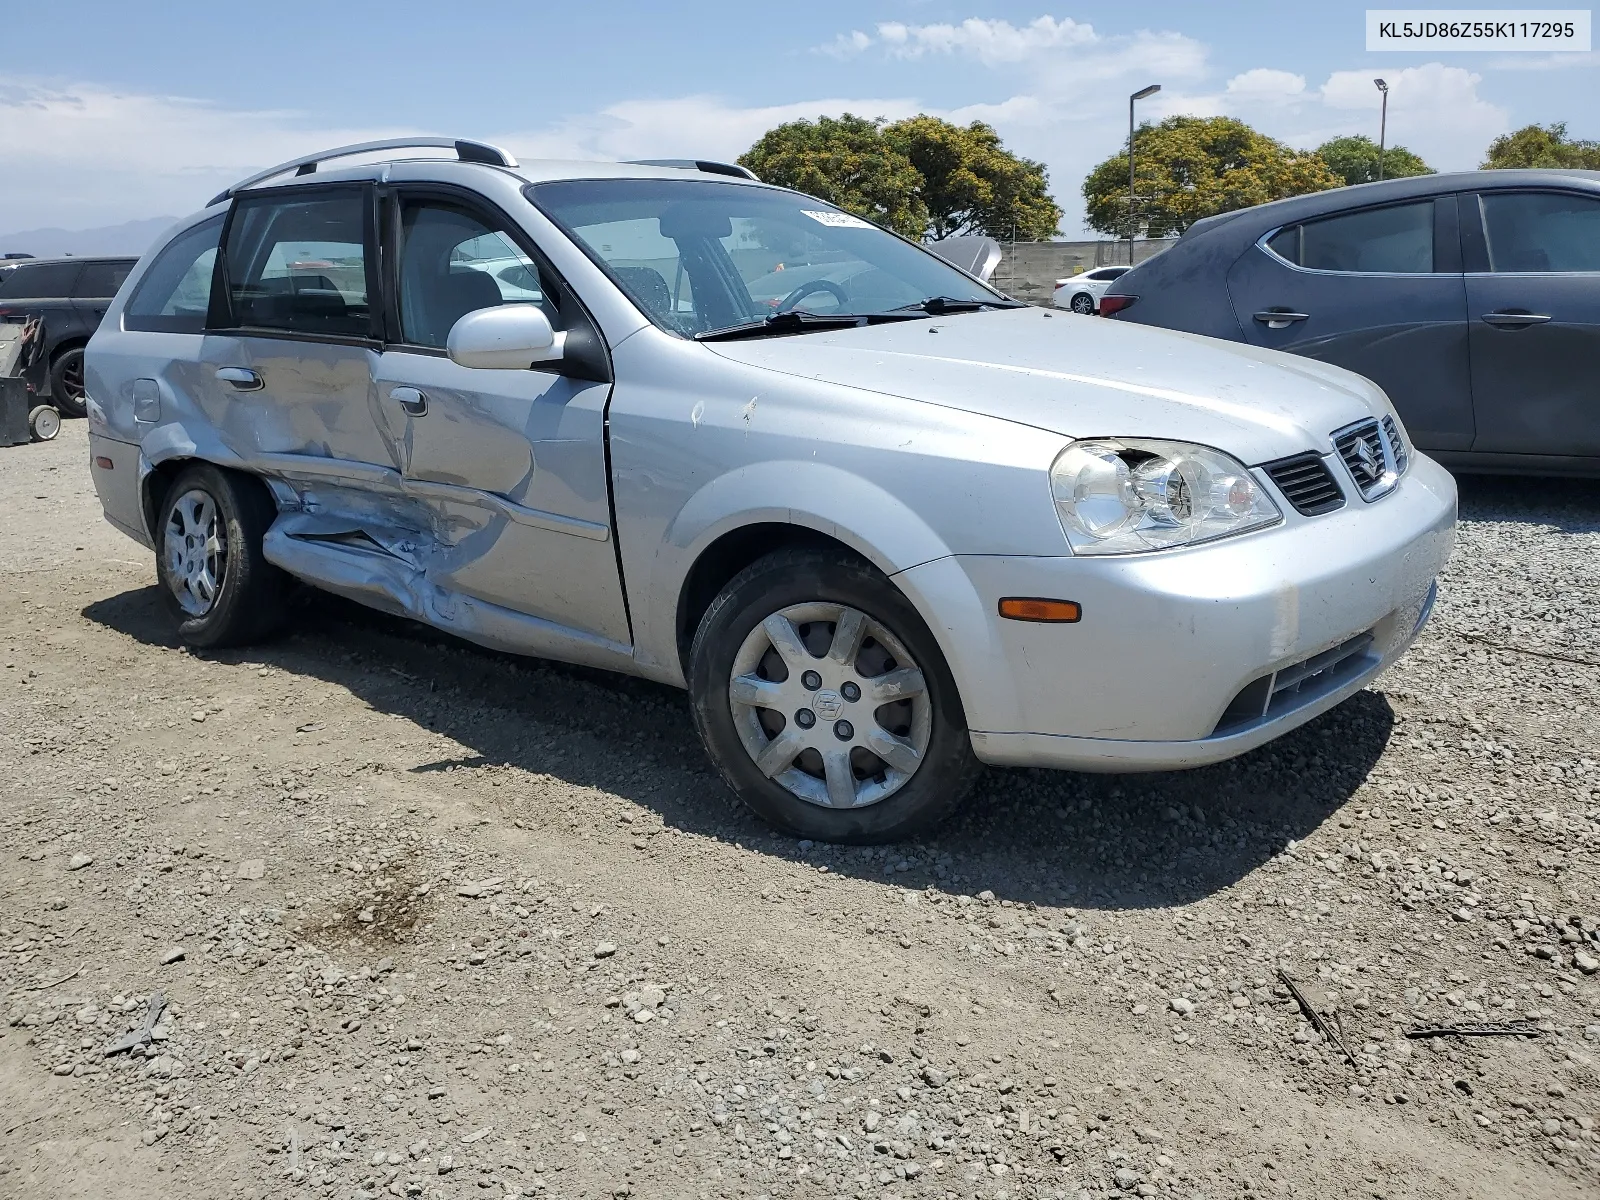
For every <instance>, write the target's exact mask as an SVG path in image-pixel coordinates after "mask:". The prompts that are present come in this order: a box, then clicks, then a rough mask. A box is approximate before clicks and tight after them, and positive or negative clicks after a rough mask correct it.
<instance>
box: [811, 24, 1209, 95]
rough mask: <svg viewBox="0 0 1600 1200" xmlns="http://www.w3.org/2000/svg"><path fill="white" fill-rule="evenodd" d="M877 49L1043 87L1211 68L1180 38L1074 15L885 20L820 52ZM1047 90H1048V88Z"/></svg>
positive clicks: (1193, 44)
mask: <svg viewBox="0 0 1600 1200" xmlns="http://www.w3.org/2000/svg"><path fill="white" fill-rule="evenodd" d="M873 46H878V47H880V48H881V49H882V51H883V53H884V54H885V55H886V56H887V57H889V58H897V59H907V60H915V59H926V58H932V57H935V56H943V57H955V56H962V57H966V58H971V59H976V60H977V61H978V62H980V63H982V64H983V65H984V66H987V67H1002V66H1010V65H1024V66H1027V67H1029V68H1031V71H1032V75H1033V76H1034V77H1035V78H1036V79H1037V80H1038V81H1039V82H1041V83H1048V81H1049V80H1051V79H1055V80H1057V81H1059V83H1060V85H1061V86H1062V87H1064V88H1065V87H1073V86H1082V85H1083V84H1085V83H1092V82H1098V81H1103V80H1107V79H1115V78H1118V77H1120V76H1123V75H1130V74H1135V73H1137V74H1139V75H1142V76H1146V77H1153V78H1166V79H1193V78H1197V77H1199V76H1200V75H1202V74H1203V73H1204V71H1205V58H1206V48H1205V46H1204V45H1203V44H1202V43H1200V42H1197V41H1195V40H1194V39H1193V38H1190V37H1187V36H1185V35H1184V34H1181V33H1173V32H1160V33H1152V32H1149V31H1147V30H1146V31H1141V32H1139V33H1136V34H1133V35H1131V36H1118V37H1104V36H1102V35H1100V34H1097V33H1096V32H1095V31H1094V26H1092V25H1089V24H1087V23H1084V22H1081V21H1074V20H1072V19H1071V18H1070V17H1063V18H1060V19H1057V18H1055V17H1051V16H1043V17H1038V18H1036V19H1034V20H1032V21H1030V22H1028V23H1027V24H1025V25H1013V24H1012V23H1011V22H1009V21H1002V20H989V19H984V18H980V17H968V18H967V19H966V20H964V21H961V22H959V23H939V24H932V25H908V24H906V23H904V22H902V21H885V22H883V23H881V24H879V25H878V26H877V29H876V36H872V35H869V34H865V33H863V32H861V31H860V30H859V29H857V30H851V31H850V33H848V34H840V35H839V36H838V37H836V38H834V39H833V41H831V42H828V43H826V44H824V45H822V46H818V47H817V50H818V51H819V52H821V53H823V54H829V55H832V56H834V57H836V58H846V57H854V56H856V55H859V54H862V53H865V52H866V51H867V50H869V49H871V48H872V47H873ZM1047 90H1048V89H1047Z"/></svg>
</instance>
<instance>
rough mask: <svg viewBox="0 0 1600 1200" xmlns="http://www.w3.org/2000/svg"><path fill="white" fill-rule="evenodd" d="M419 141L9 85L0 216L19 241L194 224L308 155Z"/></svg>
mask: <svg viewBox="0 0 1600 1200" xmlns="http://www.w3.org/2000/svg"><path fill="white" fill-rule="evenodd" d="M414 132H417V131H416V130H410V129H404V128H394V127H389V128H383V127H362V128H356V127H340V126H336V125H331V124H318V123H316V122H313V121H310V120H308V119H306V117H305V116H304V115H303V114H298V113H291V112H276V111H264V110H263V111H240V110H237V109H226V108H222V107H219V106H217V105H213V104H207V103H204V102H202V101H197V100H191V99H187V98H184V97H179V96H161V95H148V94H140V93H133V92H122V91H114V90H111V89H106V88H101V87H97V86H94V85H81V84H80V85H54V86H49V85H44V84H41V83H38V82H36V81H32V80H27V79H17V78H14V77H0V212H3V213H4V214H5V216H6V222H5V223H6V225H7V227H8V228H10V229H22V228H27V227H31V226H38V225H49V226H62V227H67V228H82V227H85V226H94V225H104V224H113V223H116V222H120V221H123V220H127V219H129V218H139V217H149V216H153V215H156V214H161V213H182V212H192V211H194V210H195V209H197V208H199V207H200V206H201V205H203V204H204V203H205V202H206V201H207V200H209V199H210V198H211V196H212V195H214V194H215V193H216V192H217V191H218V190H220V189H221V188H223V187H226V186H227V185H228V184H230V183H232V182H234V181H235V180H237V179H239V178H240V177H241V176H243V175H246V174H248V173H250V172H251V171H252V170H255V169H259V168H260V167H263V166H267V165H270V164H272V163H274V162H282V161H284V160H285V159H289V158H293V157H295V156H296V155H298V154H304V153H305V152H306V150H307V149H310V148H315V147H318V146H337V145H343V144H348V143H351V142H359V141H366V140H369V139H373V138H382V137H394V136H398V135H400V134H404V133H414Z"/></svg>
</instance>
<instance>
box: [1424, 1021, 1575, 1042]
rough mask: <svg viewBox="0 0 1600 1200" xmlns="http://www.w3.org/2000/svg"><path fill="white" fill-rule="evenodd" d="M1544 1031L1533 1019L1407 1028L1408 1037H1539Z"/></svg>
mask: <svg viewBox="0 0 1600 1200" xmlns="http://www.w3.org/2000/svg"><path fill="white" fill-rule="evenodd" d="M1543 1032H1544V1031H1543V1030H1542V1029H1540V1028H1539V1027H1538V1026H1537V1025H1535V1024H1534V1023H1533V1022H1532V1021H1469V1022H1467V1023H1466V1024H1463V1025H1419V1026H1418V1027H1417V1028H1415V1029H1408V1030H1406V1036H1407V1037H1408V1038H1433V1037H1538V1036H1539V1035H1540V1034H1541V1033H1543Z"/></svg>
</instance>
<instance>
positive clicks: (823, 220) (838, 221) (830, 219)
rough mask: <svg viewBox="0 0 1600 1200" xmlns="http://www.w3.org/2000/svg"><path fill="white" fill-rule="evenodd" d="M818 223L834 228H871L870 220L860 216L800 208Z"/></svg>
mask: <svg viewBox="0 0 1600 1200" xmlns="http://www.w3.org/2000/svg"><path fill="white" fill-rule="evenodd" d="M800 211H801V212H802V213H804V214H805V215H806V216H808V217H810V218H811V219H812V220H813V221H815V222H817V224H819V225H831V226H832V227H833V228H835V229H871V228H872V227H873V225H872V222H871V221H863V220H862V219H861V218H860V217H852V216H851V215H850V214H849V213H842V212H829V211H828V210H826V209H821V208H802V209H801V210H800Z"/></svg>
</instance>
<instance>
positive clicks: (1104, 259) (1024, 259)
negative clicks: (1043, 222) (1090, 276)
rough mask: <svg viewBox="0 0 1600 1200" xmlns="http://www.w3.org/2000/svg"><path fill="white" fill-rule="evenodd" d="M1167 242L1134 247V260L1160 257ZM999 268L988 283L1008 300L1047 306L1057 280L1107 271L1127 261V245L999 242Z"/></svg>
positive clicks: (1154, 241)
mask: <svg viewBox="0 0 1600 1200" xmlns="http://www.w3.org/2000/svg"><path fill="white" fill-rule="evenodd" d="M1171 244H1172V243H1171V242H1170V241H1162V240H1159V239H1155V240H1148V241H1146V240H1139V241H1135V242H1134V244H1133V259H1134V261H1135V262H1143V261H1144V260H1145V259H1147V258H1150V257H1152V256H1153V255H1156V254H1160V253H1161V251H1163V250H1165V249H1166V248H1167V247H1168V246H1170V245H1171ZM1000 251H1001V257H1000V265H999V266H998V267H996V268H995V269H994V276H993V277H992V278H991V279H990V282H991V283H993V284H994V285H995V286H996V287H998V288H999V289H1000V290H1001V291H1002V292H1005V293H1006V294H1007V295H1008V296H1015V297H1016V298H1017V299H1018V300H1027V301H1029V302H1030V303H1033V304H1049V303H1050V293H1051V292H1052V291H1054V290H1055V284H1056V280H1058V279H1065V278H1066V277H1067V276H1069V275H1072V274H1075V273H1076V272H1077V271H1078V270H1079V269H1080V268H1081V269H1082V270H1085V271H1089V270H1093V269H1094V268H1095V267H1109V266H1115V265H1117V264H1120V263H1126V262H1127V261H1128V243H1127V242H1001V243H1000Z"/></svg>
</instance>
